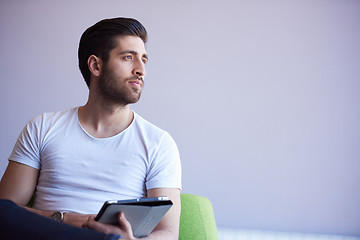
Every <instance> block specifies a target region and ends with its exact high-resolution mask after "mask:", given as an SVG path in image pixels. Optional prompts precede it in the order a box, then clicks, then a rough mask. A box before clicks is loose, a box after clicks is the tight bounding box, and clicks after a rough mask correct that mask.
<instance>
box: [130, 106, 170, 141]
mask: <svg viewBox="0 0 360 240" xmlns="http://www.w3.org/2000/svg"><path fill="white" fill-rule="evenodd" d="M133 124H134V127H135V128H136V130H137V131H138V132H139V133H140V134H141V135H142V136H143V137H145V138H146V139H151V140H153V141H156V142H161V141H164V140H165V141H168V140H172V138H171V136H170V134H169V133H168V132H167V131H165V130H163V129H161V128H160V127H158V126H156V125H154V124H152V123H151V122H149V121H148V120H146V119H144V118H143V117H141V116H140V115H139V114H137V113H135V112H134V122H133Z"/></svg>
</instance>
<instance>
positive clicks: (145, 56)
mask: <svg viewBox="0 0 360 240" xmlns="http://www.w3.org/2000/svg"><path fill="white" fill-rule="evenodd" d="M127 53H130V54H132V55H139V54H138V52H136V51H132V50H125V51H122V52H121V53H119V55H123V54H127ZM142 57H143V58H145V59H146V60H149V58H148V56H147V55H146V54H143V55H142Z"/></svg>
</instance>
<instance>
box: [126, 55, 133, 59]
mask: <svg viewBox="0 0 360 240" xmlns="http://www.w3.org/2000/svg"><path fill="white" fill-rule="evenodd" d="M124 59H125V60H132V56H131V55H126V56H124Z"/></svg>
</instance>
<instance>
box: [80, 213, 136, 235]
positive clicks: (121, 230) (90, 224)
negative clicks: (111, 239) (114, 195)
mask: <svg viewBox="0 0 360 240" xmlns="http://www.w3.org/2000/svg"><path fill="white" fill-rule="evenodd" d="M118 222H119V225H118V226H115V225H110V224H104V223H100V222H96V221H95V220H94V217H93V216H91V217H89V218H88V220H87V222H85V223H84V224H83V227H86V228H91V229H93V230H96V231H99V232H103V233H105V234H117V235H120V236H121V239H124V240H135V239H137V238H135V237H134V235H133V231H132V228H131V225H130V223H129V221H128V220H127V219H126V217H125V214H124V213H123V212H120V213H119V215H118Z"/></svg>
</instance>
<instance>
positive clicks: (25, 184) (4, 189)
mask: <svg viewBox="0 0 360 240" xmlns="http://www.w3.org/2000/svg"><path fill="white" fill-rule="evenodd" d="M38 177H39V170H38V169H35V168H32V167H29V166H27V165H24V164H21V163H17V162H13V161H9V164H8V166H7V168H6V171H5V173H4V175H3V177H2V179H1V182H0V199H8V200H11V201H13V202H15V203H16V204H18V205H19V206H22V207H24V208H26V209H27V210H29V211H31V212H34V213H37V214H39V215H42V216H44V217H50V216H51V215H52V214H53V213H54V212H53V211H44V210H40V209H35V208H29V207H26V205H27V203H28V202H29V201H30V199H31V197H32V195H33V194H34V191H35V187H36V184H37V180H38ZM89 216H94V215H88V214H76V213H65V217H64V222H65V223H68V224H71V225H73V226H76V227H81V226H82V224H83V223H84V222H85V221H86V220H87V219H88V218H89Z"/></svg>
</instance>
